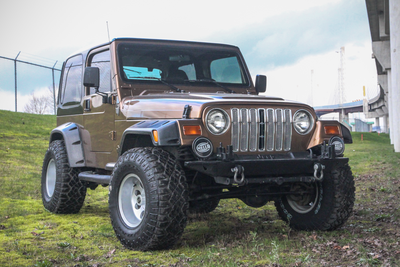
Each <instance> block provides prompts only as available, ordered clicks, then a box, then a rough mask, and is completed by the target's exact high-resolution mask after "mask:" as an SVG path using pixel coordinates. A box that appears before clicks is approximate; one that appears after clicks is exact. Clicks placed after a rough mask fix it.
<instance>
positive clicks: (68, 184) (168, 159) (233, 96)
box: [41, 38, 355, 250]
mask: <svg viewBox="0 0 400 267" xmlns="http://www.w3.org/2000/svg"><path fill="white" fill-rule="evenodd" d="M265 89H266V77H265V76H262V75H258V76H257V77H256V79H255V85H254V84H253V81H252V79H251V77H250V73H249V70H248V69H247V66H246V63H245V61H244V59H243V56H242V54H241V53H240V51H239V49H238V48H237V47H235V46H231V45H222V44H210V43H200V42H183V41H167V40H146V39H127V38H124V39H114V40H113V41H111V42H110V43H107V44H104V45H99V46H96V47H94V48H92V49H90V50H87V51H84V52H82V53H79V54H75V55H73V56H71V57H70V58H68V59H67V61H66V62H65V63H64V66H63V69H62V75H61V79H60V86H59V94H58V104H57V107H58V109H57V125H58V127H57V128H55V129H54V130H53V131H52V132H51V136H50V145H49V149H48V150H47V152H46V155H45V157H44V162H43V171H42V182H41V185H42V186H41V188H42V189H41V191H42V198H43V204H44V207H45V208H46V209H47V210H49V211H51V212H54V213H77V212H79V210H80V208H81V207H82V205H83V202H84V199H85V195H86V190H87V188H90V189H95V188H96V187H97V186H98V185H102V186H107V185H109V190H110V193H109V212H110V217H111V223H112V225H113V227H114V230H115V233H116V235H117V237H118V238H119V240H120V241H121V243H122V244H123V245H124V246H126V247H127V248H130V249H136V250H152V249H166V248H169V247H171V246H172V245H173V244H174V243H175V242H176V241H177V240H178V239H179V238H180V236H181V235H182V233H183V231H184V228H185V226H186V223H187V215H188V212H192V213H206V212H211V211H213V210H214V209H215V208H216V207H217V206H218V203H219V201H220V199H228V198H239V199H241V200H242V201H243V202H244V203H246V204H247V205H249V206H251V207H256V208H258V207H262V206H264V205H265V204H266V203H267V202H269V201H274V202H275V206H276V209H277V211H278V214H279V216H280V217H281V218H282V220H284V221H286V222H287V223H288V224H289V225H290V227H292V228H293V229H298V230H333V229H336V228H338V227H340V226H342V225H343V224H344V223H345V222H346V220H347V219H348V217H349V216H350V214H351V212H352V208H353V204H354V191H355V187H354V180H353V176H352V173H351V170H350V167H349V165H348V158H344V157H343V152H344V144H345V143H351V142H352V139H351V135H350V132H349V130H348V129H347V128H346V127H344V126H343V125H341V124H340V123H338V122H336V121H320V120H318V118H317V117H316V115H315V112H314V110H313V108H312V107H310V106H308V105H305V104H301V103H298V102H294V101H288V100H284V99H281V98H278V97H268V96H264V95H260V93H264V92H265Z"/></svg>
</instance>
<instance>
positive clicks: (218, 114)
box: [206, 109, 229, 135]
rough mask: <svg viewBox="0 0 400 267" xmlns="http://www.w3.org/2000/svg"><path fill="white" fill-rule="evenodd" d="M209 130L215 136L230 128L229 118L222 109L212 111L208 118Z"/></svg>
mask: <svg viewBox="0 0 400 267" xmlns="http://www.w3.org/2000/svg"><path fill="white" fill-rule="evenodd" d="M206 125H207V129H208V130H209V131H210V132H211V133H213V134H217V135H218V134H223V133H224V132H225V131H226V130H227V129H228V127H229V116H228V114H226V112H225V111H223V110H222V109H212V110H210V111H209V112H208V114H207V116H206Z"/></svg>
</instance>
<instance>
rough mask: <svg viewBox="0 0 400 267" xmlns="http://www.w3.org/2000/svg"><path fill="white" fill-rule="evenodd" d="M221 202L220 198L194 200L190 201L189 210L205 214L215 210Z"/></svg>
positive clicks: (192, 212) (193, 212)
mask: <svg viewBox="0 0 400 267" xmlns="http://www.w3.org/2000/svg"><path fill="white" fill-rule="evenodd" d="M218 204H219V199H218V198H215V197H213V198H209V199H202V200H194V201H190V202H189V212H190V213H191V214H205V213H210V212H212V211H214V210H215V209H216V208H217V207H218Z"/></svg>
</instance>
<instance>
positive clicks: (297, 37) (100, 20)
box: [0, 0, 377, 111]
mask: <svg viewBox="0 0 400 267" xmlns="http://www.w3.org/2000/svg"><path fill="white" fill-rule="evenodd" d="M107 25H108V30H107ZM0 36H1V42H0V56H3V57H10V58H15V57H16V56H17V54H18V53H19V52H20V51H21V54H20V55H19V57H18V59H20V60H25V61H30V62H34V63H38V64H44V65H46V66H50V67H52V66H53V65H54V64H55V67H56V68H61V64H62V62H63V61H64V60H65V59H66V58H67V57H68V56H70V55H71V54H73V53H75V52H78V51H80V50H84V49H87V48H90V47H91V46H94V45H97V44H101V43H105V42H107V41H108V40H109V38H110V39H113V38H116V37H136V38H156V39H171V40H188V41H204V42H216V43H228V44H232V45H236V46H238V47H239V48H240V49H241V51H242V54H243V55H244V57H245V59H246V61H247V65H248V68H249V69H250V72H251V74H252V76H253V78H254V77H255V75H256V74H263V75H266V76H267V80H268V87H267V92H266V94H267V95H273V96H281V97H284V98H287V99H291V100H296V101H301V102H306V103H308V104H310V105H312V106H321V105H327V104H333V102H334V92H335V90H337V87H338V68H339V66H340V53H339V51H340V49H341V47H344V48H345V49H344V50H345V56H344V61H343V64H344V66H345V67H344V77H345V80H344V81H345V90H346V92H345V95H346V102H351V101H355V100H358V99H362V98H363V93H362V92H363V86H365V87H366V89H367V97H369V98H372V97H374V96H375V95H376V93H377V86H376V84H377V78H376V69H375V63H374V60H373V59H372V48H371V37H370V32H369V24H368V16H367V11H366V6H365V1H364V0H302V1H298V0H287V1H276V0H275V1H272V0H262V1H259V0H247V1H218V0H213V1H209V0H203V1H178V0H170V1H159V0H153V1H143V0H141V1H136V0H114V1H104V0H97V1H90V0H79V1H75V0H70V1H54V0H51V1H44V0H36V1H30V0H0ZM58 78H59V72H56V79H58ZM56 83H58V81H57V82H56ZM51 86H52V80H51V71H50V70H46V69H39V68H35V67H32V66H23V64H18V111H23V106H24V105H25V104H26V102H27V101H29V98H30V96H31V94H32V93H35V94H43V93H46V92H47V91H48V87H51ZM14 94H15V92H14V65H13V62H12V61H7V60H4V59H0V109H7V110H14V109H15V106H14V105H15V104H14Z"/></svg>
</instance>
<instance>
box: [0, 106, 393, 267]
mask: <svg viewBox="0 0 400 267" xmlns="http://www.w3.org/2000/svg"><path fill="white" fill-rule="evenodd" d="M55 124H56V118H55V116H50V115H32V114H25V113H14V112H9V111H0V266H108V265H112V266H160V265H164V266H323V265H326V266H332V265H341V266H349V265H351V266H375V265H376V266H382V265H384V266H399V265H400V245H399V242H398V240H399V239H400V220H399V218H400V211H399V205H400V204H399V203H400V202H399V196H400V194H399V193H400V179H399V177H400V168H399V165H400V154H399V153H393V147H392V146H391V145H390V143H389V137H388V136H387V135H386V134H380V135H378V134H377V133H362V135H363V141H361V133H354V134H353V139H354V144H352V145H348V146H346V156H348V157H350V165H351V166H352V168H353V173H354V176H355V180H356V187H357V192H356V204H355V207H354V214H353V216H352V217H351V218H350V220H349V221H348V223H346V225H345V226H344V227H342V228H341V229H339V230H337V231H333V232H298V231H292V230H291V229H290V228H288V227H287V226H286V224H284V223H283V222H282V221H281V220H280V219H279V218H278V215H277V213H276V211H275V208H274V206H273V204H272V203H269V204H268V205H266V206H264V207H262V208H258V209H254V208H250V207H247V206H246V205H245V204H244V203H243V202H241V201H240V200H223V201H221V203H220V205H219V207H218V208H217V209H216V210H215V211H214V212H212V213H210V214H208V215H202V216H198V215H197V216H191V217H190V218H189V223H188V226H187V227H186V230H185V233H184V235H183V238H182V239H181V241H180V242H179V243H178V244H177V245H176V246H175V248H174V249H172V250H166V251H153V252H136V251H130V250H127V249H125V248H123V247H122V245H121V244H120V243H119V242H118V240H117V239H116V237H115V235H114V231H113V229H112V227H111V224H110V220H109V215H108V204H107V201H108V188H97V189H96V190H94V191H91V190H89V191H88V194H87V197H86V200H85V204H84V207H83V208H82V210H81V212H79V214H75V215H54V214H51V213H49V212H47V211H45V210H44V208H43V205H42V202H41V194H40V177H41V167H42V160H43V156H44V153H45V151H46V149H47V146H48V138H49V134H50V131H51V130H52V129H53V128H54V127H55Z"/></svg>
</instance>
